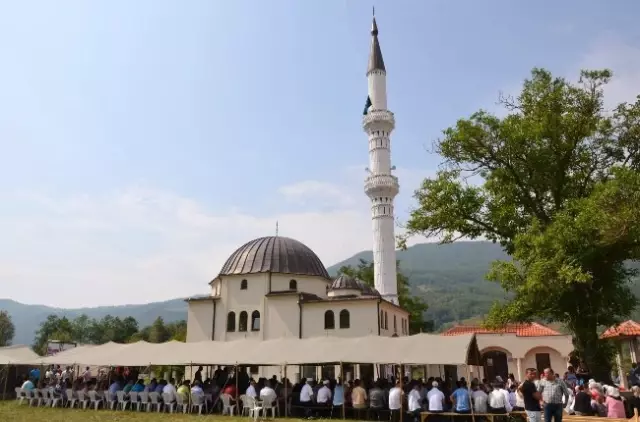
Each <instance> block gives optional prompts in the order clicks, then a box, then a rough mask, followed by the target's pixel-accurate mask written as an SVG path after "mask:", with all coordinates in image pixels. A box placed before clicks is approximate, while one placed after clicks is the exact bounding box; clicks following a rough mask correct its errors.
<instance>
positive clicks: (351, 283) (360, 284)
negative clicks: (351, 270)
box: [328, 274, 380, 296]
mask: <svg viewBox="0 0 640 422" xmlns="http://www.w3.org/2000/svg"><path fill="white" fill-rule="evenodd" d="M328 292H329V293H330V295H331V296H342V295H343V294H351V293H352V292H358V293H359V294H361V295H366V296H379V295H380V294H379V293H378V291H377V290H376V289H374V288H373V287H371V286H369V285H368V284H367V283H365V282H364V281H362V280H358V279H357V278H354V277H351V276H348V275H344V274H343V275H341V276H338V277H337V278H336V279H335V280H333V283H331V286H330V287H329V289H328Z"/></svg>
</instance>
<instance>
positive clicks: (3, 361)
mask: <svg viewBox="0 0 640 422" xmlns="http://www.w3.org/2000/svg"><path fill="white" fill-rule="evenodd" d="M38 358H39V356H38V355H37V354H36V353H35V352H34V351H33V350H31V348H30V347H29V346H24V345H21V344H17V345H15V346H7V347H0V365H9V364H16V363H17V362H21V361H33V360H37V359H38Z"/></svg>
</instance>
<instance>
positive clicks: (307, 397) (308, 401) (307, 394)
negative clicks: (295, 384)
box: [300, 380, 313, 418]
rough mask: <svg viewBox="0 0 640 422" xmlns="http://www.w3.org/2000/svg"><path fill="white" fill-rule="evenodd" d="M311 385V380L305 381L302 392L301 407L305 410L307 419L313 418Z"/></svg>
mask: <svg viewBox="0 0 640 422" xmlns="http://www.w3.org/2000/svg"><path fill="white" fill-rule="evenodd" d="M310 384H311V380H305V383H304V385H303V386H302V390H300V406H302V408H303V409H304V414H305V416H306V417H307V418H308V417H309V416H311V405H312V404H313V403H312V399H313V389H312V388H311V385H310Z"/></svg>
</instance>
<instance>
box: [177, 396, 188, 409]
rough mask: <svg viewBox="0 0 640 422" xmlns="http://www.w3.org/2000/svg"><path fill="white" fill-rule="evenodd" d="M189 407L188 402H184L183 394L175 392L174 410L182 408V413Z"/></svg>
mask: <svg viewBox="0 0 640 422" xmlns="http://www.w3.org/2000/svg"><path fill="white" fill-rule="evenodd" d="M188 408H189V405H188V403H185V399H184V396H183V395H182V394H180V393H178V394H176V412H179V411H180V410H182V413H187V410H188Z"/></svg>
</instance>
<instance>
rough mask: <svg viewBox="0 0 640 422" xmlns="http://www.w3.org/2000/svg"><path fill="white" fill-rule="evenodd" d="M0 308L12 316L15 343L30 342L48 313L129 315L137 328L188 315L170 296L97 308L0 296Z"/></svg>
mask: <svg viewBox="0 0 640 422" xmlns="http://www.w3.org/2000/svg"><path fill="white" fill-rule="evenodd" d="M0 309H2V310H6V311H7V312H9V314H10V315H11V318H12V319H13V323H14V325H15V327H16V335H15V338H14V339H13V343H14V344H31V343H33V339H34V337H35V333H36V331H37V330H38V327H39V326H40V323H41V322H42V321H44V320H45V319H47V316H48V315H51V314H55V315H58V316H66V317H67V318H71V319H73V318H75V317H77V316H80V315H82V314H86V315H87V316H89V317H90V318H102V317H104V316H106V315H112V316H114V317H116V316H117V317H121V318H123V317H128V316H132V317H134V318H135V319H136V320H137V321H138V324H139V325H140V327H141V328H142V327H145V326H147V325H151V323H153V321H154V320H155V319H156V318H157V317H159V316H162V318H163V319H164V321H165V322H174V321H179V320H181V319H186V318H187V304H186V302H185V301H184V299H172V300H168V301H165V302H154V303H148V304H144V305H122V306H100V307H97V308H77V309H60V308H51V307H48V306H42V305H25V304H22V303H18V302H15V301H13V300H9V299H0Z"/></svg>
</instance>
